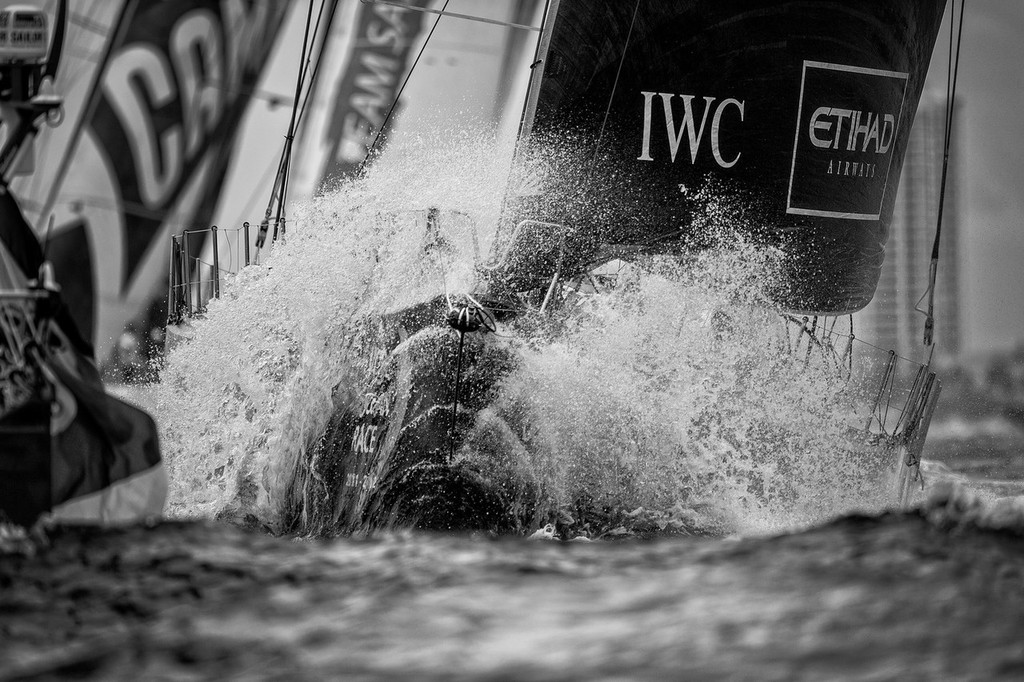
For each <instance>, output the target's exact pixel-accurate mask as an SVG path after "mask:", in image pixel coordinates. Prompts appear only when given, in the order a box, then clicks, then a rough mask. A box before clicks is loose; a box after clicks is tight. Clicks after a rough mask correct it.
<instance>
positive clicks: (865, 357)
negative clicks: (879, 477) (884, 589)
mask: <svg viewBox="0 0 1024 682" xmlns="http://www.w3.org/2000/svg"><path fill="white" fill-rule="evenodd" d="M783 320H784V321H785V324H786V333H787V339H788V340H789V342H790V352H791V353H795V354H797V355H796V357H802V358H803V361H804V363H805V364H810V363H811V362H814V361H819V362H823V363H825V364H826V366H829V367H831V368H832V369H833V370H835V371H837V372H838V376H839V377H840V378H841V379H842V380H844V381H846V382H848V384H849V385H850V386H851V389H852V390H854V391H857V392H859V393H860V394H861V395H862V396H863V397H864V399H865V400H867V401H868V402H869V403H870V404H871V411H870V414H869V415H868V416H867V418H866V420H865V423H864V426H863V432H864V433H865V434H867V435H868V436H869V437H872V438H874V439H877V441H878V442H880V443H882V444H883V445H884V447H885V448H886V449H887V450H888V451H889V453H890V456H891V457H892V458H893V462H894V465H895V472H894V478H893V500H894V502H895V503H896V505H897V506H899V507H904V506H906V505H907V504H908V502H909V500H910V492H911V489H912V484H913V483H915V482H919V483H920V484H921V485H922V487H923V483H924V481H923V477H922V474H921V457H922V454H923V451H924V444H925V438H926V437H927V435H928V428H929V426H930V425H931V419H932V415H933V414H934V412H935V408H936V406H937V404H938V400H939V394H940V392H941V390H942V384H941V382H940V381H939V379H938V377H937V376H936V374H935V372H933V371H932V370H931V363H930V360H929V362H926V363H924V364H921V363H919V362H916V361H914V360H910V359H908V358H904V357H901V356H899V355H897V354H896V352H895V351H893V350H886V349H883V348H879V347H878V346H875V345H873V344H871V343H868V342H867V341H864V340H862V339H859V338H857V337H856V335H855V334H854V330H853V320H852V318H850V321H849V327H848V329H847V330H846V331H837V330H836V324H837V318H818V317H809V316H804V317H798V316H795V315H784V316H783ZM829 320H831V324H830V323H829ZM794 331H795V338H794V337H793V332H794ZM854 355H857V356H858V357H857V361H856V362H855V361H854Z"/></svg>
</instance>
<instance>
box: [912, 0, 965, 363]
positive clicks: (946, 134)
mask: <svg viewBox="0 0 1024 682" xmlns="http://www.w3.org/2000/svg"><path fill="white" fill-rule="evenodd" d="M966 3H967V0H960V20H959V23H958V26H957V31H956V55H955V57H954V51H953V22H954V21H955V20H956V3H955V2H954V4H952V5H950V26H949V58H948V59H949V61H948V63H947V66H946V112H945V114H946V117H945V124H944V128H945V129H944V131H943V138H944V139H943V149H942V179H941V180H940V182H939V208H938V215H937V217H936V222H935V241H934V242H933V243H932V256H931V262H930V263H929V265H928V288H927V289H925V292H924V294H922V295H921V298H920V299H918V301H917V304H916V305H915V306H914V310H916V311H917V312H919V313H922V314H923V315H925V323H924V337H923V341H924V345H926V346H931V345H933V341H934V333H935V280H936V275H937V274H938V267H939V240H940V238H941V236H942V211H943V208H944V204H945V199H946V179H947V177H948V171H949V147H950V143H951V141H952V137H953V111H954V103H955V101H956V84H957V76H958V75H959V71H960V47H961V45H962V44H963V40H962V38H963V31H964V6H965V5H966ZM926 298H927V299H928V309H927V310H921V302H922V301H924V300H925V299H926Z"/></svg>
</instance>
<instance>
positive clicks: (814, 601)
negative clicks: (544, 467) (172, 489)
mask: <svg viewBox="0 0 1024 682" xmlns="http://www.w3.org/2000/svg"><path fill="white" fill-rule="evenodd" d="M15 545H17V547H15ZM7 549H8V553H6V554H4V555H2V556H0V586H2V592H0V594H2V597H0V638H2V640H3V647H2V648H0V678H2V679H125V680H128V679H218V680H224V679H282V680H283V679H289V680H320V679H409V680H413V679H417V680H419V679H526V680H546V679H651V680H654V679H748V680H822V679H897V678H898V679H911V680H914V679H921V680H935V679H1019V678H1020V676H1021V675H1022V674H1024V640H1022V639H1021V637H1020V633H1021V632H1022V631H1024V608H1022V606H1021V604H1022V598H1024V507H1021V506H1020V505H1019V504H1018V505H1016V506H1014V505H1012V504H1005V505H1002V506H1000V505H992V504H988V505H986V504H984V503H982V502H981V501H980V500H978V499H977V498H974V497H972V496H970V495H967V494H964V493H963V492H955V491H954V489H953V488H944V489H943V490H942V491H939V492H937V493H936V494H934V495H933V498H932V501H931V502H930V504H929V505H928V506H927V507H926V508H924V509H922V510H921V511H918V512H910V513H902V514H897V513H887V514H882V515H880V516H873V517H866V516H848V517H845V518H841V519H838V520H836V521H833V522H831V523H828V524H825V525H823V526H820V527H817V528H813V529H810V530H806V531H802V532H799V533H795V534H786V535H780V536H773V537H761V538H733V539H727V540H720V539H719V540H711V539H699V538H662V539H658V540H654V541H638V540H623V541H618V542H612V541H596V542H590V543H562V542H549V541H529V540H524V539H516V538H496V539H495V538H486V537H482V536H479V537H472V536H454V535H434V534H423V533H410V534H397V535H389V536H385V537H378V538H376V539H372V540H356V539H334V540H306V541H300V540H293V539H287V538H278V537H270V536H267V535H265V534H261V533H253V532H247V531H244V530H241V529H239V528H236V527H233V526H230V525H226V524H216V523H209V522H181V523H174V522H168V523H164V524H160V525H158V526H155V527H151V528H142V527H139V528H131V529H125V530H120V531H99V530H73V529H61V530H56V531H53V532H51V533H50V534H49V535H48V537H47V538H46V539H45V540H42V539H37V540H35V541H29V540H22V541H21V542H20V543H13V542H11V541H8V543H7Z"/></svg>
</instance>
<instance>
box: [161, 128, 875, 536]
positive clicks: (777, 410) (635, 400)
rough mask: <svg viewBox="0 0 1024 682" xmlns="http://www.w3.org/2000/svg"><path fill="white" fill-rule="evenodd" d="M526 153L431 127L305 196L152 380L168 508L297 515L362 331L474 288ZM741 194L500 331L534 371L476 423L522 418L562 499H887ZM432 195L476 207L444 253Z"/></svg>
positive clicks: (787, 513) (673, 506) (525, 463)
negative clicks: (378, 319) (549, 332)
mask: <svg viewBox="0 0 1024 682" xmlns="http://www.w3.org/2000/svg"><path fill="white" fill-rule="evenodd" d="M509 158H510V146H509V145H508V144H505V143H502V142H496V141H494V140H493V139H491V138H489V137H488V136H486V135H476V134H468V133H463V134H458V135H456V136H455V138H454V139H448V140H443V141H442V140H438V139H427V138H418V139H413V140H410V141H408V142H407V143H405V144H404V145H403V146H402V147H400V148H399V147H395V148H392V149H389V150H388V152H387V153H386V154H384V155H383V156H381V157H380V158H379V159H378V160H377V161H376V163H375V165H373V166H372V167H371V170H370V171H369V172H368V173H367V175H366V177H364V178H363V179H360V180H357V181H345V182H341V183H339V184H338V185H337V186H335V187H332V188H331V189H329V190H328V191H326V192H324V193H323V194H321V195H320V196H318V197H317V198H315V199H314V200H312V201H310V202H307V203H305V204H302V205H300V206H297V207H295V208H293V209H292V213H293V215H292V216H291V218H290V220H289V222H288V231H287V235H286V238H285V240H284V241H283V242H278V243H277V244H275V245H274V247H273V249H272V250H271V251H270V252H269V253H265V254H263V257H262V261H261V262H260V263H259V264H258V265H254V266H250V267H249V268H246V269H245V270H243V271H242V272H241V273H240V274H239V275H238V276H237V277H234V278H231V279H229V280H228V281H226V282H225V284H224V287H223V294H222V298H221V299H220V300H216V301H212V302H211V303H210V306H209V309H208V311H207V312H206V313H205V315H203V316H202V317H201V318H199V319H196V320H194V321H193V322H192V327H193V332H194V335H193V338H192V339H191V340H190V341H188V342H187V343H182V344H179V345H178V346H177V347H176V348H174V349H173V351H172V352H171V353H170V354H169V356H168V357H167V358H166V364H165V366H164V368H163V370H162V373H161V377H160V381H159V382H158V383H157V384H156V385H155V386H154V387H153V389H152V390H151V391H149V392H148V393H147V398H146V399H145V401H144V402H146V403H147V404H146V406H147V407H149V408H150V409H151V411H152V412H153V413H154V414H155V415H156V417H157V419H158V423H159V425H160V431H161V440H162V445H163V448H164V452H165V459H166V461H167V465H168V469H169V472H170V476H171V499H170V511H171V513H172V515H181V516H196V515H214V514H217V513H220V512H222V511H225V510H229V509H230V510H236V511H241V512H243V513H246V514H251V515H253V516H255V517H256V518H257V519H258V520H259V521H261V522H262V523H264V524H265V525H267V526H269V527H274V528H279V527H280V524H281V523H282V520H283V518H284V515H285V511H286V510H285V507H286V505H287V503H288V499H289V495H290V486H291V485H292V483H293V478H294V475H295V472H296V469H297V467H299V466H301V463H302V462H303V461H304V458H305V457H306V455H307V454H308V451H309V449H310V448H311V447H312V444H313V443H315V442H316V440H317V439H318V438H319V435H320V434H321V433H322V431H323V429H324V427H325V425H326V423H327V421H328V419H329V417H330V415H331V412H332V410H333V409H334V406H333V403H332V391H333V390H334V388H335V387H336V386H338V385H339V384H342V385H346V386H351V385H361V384H360V382H362V381H365V379H366V376H365V375H364V373H363V371H364V369H365V365H363V364H360V363H359V362H357V361H356V360H354V357H355V356H358V355H360V354H365V352H366V349H361V348H354V346H353V344H356V343H358V342H359V336H358V334H356V333H355V332H354V329H356V327H357V326H358V324H359V323H360V322H361V321H364V320H368V319H373V318H374V316H375V315H376V316H379V315H380V314H382V313H386V312H389V311H394V310H399V309H402V308H403V307H405V306H408V305H412V304H415V303H419V302H422V301H425V300H429V299H430V298H433V297H435V296H439V295H443V294H446V293H453V292H465V291H469V290H470V289H471V287H472V285H473V274H474V273H473V261H474V259H479V258H481V257H483V256H486V254H487V253H488V251H489V248H490V245H491V244H492V242H493V238H494V233H495V229H496V225H497V220H498V215H499V211H500V208H501V197H502V193H503V191H504V187H505V183H506V182H507V180H508V178H509V175H510V173H509ZM726 199H728V197H726ZM727 204H728V201H724V202H718V203H715V204H714V205H715V206H716V208H715V209H714V210H713V211H709V216H706V217H705V226H706V227H707V228H708V230H709V231H714V232H715V233H716V236H715V238H714V239H708V240H706V241H707V242H708V244H707V246H708V248H707V249H706V250H705V251H703V252H701V253H699V254H697V255H695V256H689V257H687V258H685V259H684V260H682V261H671V260H668V259H653V260H648V261H646V262H644V263H642V264H640V265H637V266H634V267H632V268H630V269H629V272H626V273H624V274H623V275H622V277H620V283H619V285H618V286H616V287H614V288H612V289H611V290H609V291H608V292H605V293H601V294H592V295H589V296H577V297H576V298H574V299H573V300H571V301H569V302H568V303H567V305H568V306H569V310H571V314H569V315H567V316H565V324H564V327H563V329H562V330H561V331H560V333H558V334H557V335H555V336H553V337H543V338H539V337H534V336H531V335H530V334H528V333H526V332H524V331H522V330H519V331H517V330H515V329H513V328H507V329H503V330H501V333H502V334H504V335H505V336H504V338H503V339H502V341H501V342H502V343H507V344H508V345H509V346H510V347H511V348H513V349H514V350H515V352H516V354H517V360H518V368H517V369H516V370H514V371H513V373H512V374H511V375H509V376H507V377H506V378H504V379H503V380H502V383H501V387H500V392H499V396H498V398H497V400H496V401H495V402H494V404H493V405H492V406H491V407H490V408H488V409H486V410H484V411H483V412H481V413H480V416H479V418H478V429H477V431H478V434H479V433H489V432H487V431H486V429H487V428H488V425H490V426H493V425H494V424H495V423H498V422H501V423H505V424H508V423H509V421H512V422H515V423H516V424H517V426H521V425H522V423H526V424H527V425H528V429H529V433H528V434H525V437H524V434H522V433H517V434H514V435H515V437H514V438H513V437H511V436H510V435H508V434H510V433H511V431H512V430H511V429H506V430H505V433H506V436H507V437H506V436H502V447H504V448H506V452H507V454H508V455H509V457H510V458H511V459H512V460H514V461H515V466H516V467H517V468H518V474H519V475H522V476H524V477H525V478H528V479H529V480H531V481H533V482H534V483H536V484H538V485H540V486H541V487H542V488H543V489H544V491H545V494H546V496H547V498H548V499H549V500H551V502H552V503H553V504H554V505H555V506H556V507H557V506H561V507H563V508H566V509H568V508H570V507H571V506H572V504H573V502H574V501H576V500H578V499H580V498H581V497H585V498H587V499H589V500H591V501H594V502H596V503H602V504H604V503H607V504H610V505H617V506H618V507H620V508H622V509H624V510H629V511H630V512H631V513H632V512H636V511H637V510H646V512H650V513H653V514H654V516H656V517H658V518H660V519H662V520H666V519H667V520H668V521H671V520H678V519H680V518H685V519H689V520H691V521H693V522H694V523H696V524H697V525H700V524H708V525H711V526H718V527H722V528H725V529H726V530H738V531H742V532H760V531H770V530H778V529H782V528H789V527H793V526H794V525H803V524H808V523H813V522H817V521H820V520H823V519H825V518H827V517H829V516H832V515H835V514H839V513H842V512H844V511H848V510H850V509H878V508H880V507H881V506H882V505H883V504H884V503H885V502H886V501H888V499H889V498H888V492H889V491H888V490H887V489H886V487H885V485H883V484H882V483H881V482H880V479H879V473H880V472H879V461H880V460H879V450H878V448H877V447H874V446H871V445H870V444H867V443H866V442H865V441H864V440H863V439H861V438H860V437H859V436H858V435H857V429H856V427H857V425H858V424H861V425H862V424H863V422H864V414H863V409H864V408H863V404H862V401H861V402H858V400H859V399H860V398H862V397H863V396H860V395H856V394H855V393H853V392H851V391H850V390H849V388H850V384H849V380H848V379H847V378H844V376H843V372H842V371H838V370H837V367H836V366H835V363H832V362H830V361H825V360H824V359H821V360H820V361H819V359H818V358H817V356H816V357H815V361H813V362H808V361H807V357H806V356H803V355H797V354H794V353H793V352H792V351H793V339H792V338H791V336H789V335H788V334H789V332H787V329H786V326H785V324H784V323H782V322H781V320H780V317H779V315H778V314H777V312H775V311H773V310H772V308H771V305H770V303H769V302H768V301H767V299H766V298H765V291H766V288H767V287H769V286H770V285H772V284H773V283H775V282H777V278H778V277H780V274H779V273H780V267H781V265H782V263H781V255H780V254H779V253H777V252H774V251H772V250H771V249H765V248H764V247H762V246H758V245H756V244H753V243H750V242H747V241H745V240H744V239H743V238H741V237H737V236H735V235H736V232H735V230H733V229H731V226H730V225H729V222H730V220H733V219H734V220H736V221H737V222H739V221H740V217H736V214H735V212H730V211H728V210H724V209H721V206H722V205H727ZM709 205H711V204H710V203H709ZM429 207H438V208H440V209H441V210H442V211H444V212H445V214H446V215H453V214H458V215H462V216H465V218H466V222H464V223H460V224H459V225H458V226H456V228H453V229H458V230H462V231H463V232H464V231H465V229H466V225H473V226H475V229H476V233H475V234H473V235H471V238H470V235H465V234H463V237H465V238H464V239H461V240H459V244H458V248H456V249H455V250H454V251H452V250H448V251H446V252H445V253H446V255H445V256H444V258H440V257H438V256H437V254H436V252H435V251H432V250H431V249H430V248H428V247H429V246H430V244H429V243H428V241H429V239H428V237H427V235H426V234H425V230H424V226H425V222H426V211H427V209H428V208H429ZM742 219H743V220H749V216H747V217H743V218H742ZM735 227H741V226H740V225H736V226H735ZM453 253H454V254H455V255H454V256H453V255H452V254H453ZM461 456H466V457H471V456H472V453H461Z"/></svg>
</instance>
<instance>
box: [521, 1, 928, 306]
mask: <svg viewBox="0 0 1024 682" xmlns="http://www.w3.org/2000/svg"><path fill="white" fill-rule="evenodd" d="M944 5H945V1H944V0H898V1H893V2H849V1H847V0H821V1H820V2H814V3H804V4H799V5H796V4H793V3H786V2H752V1H750V0H719V1H716V2H682V1H680V2H647V1H645V0H639V1H637V2H618V1H602V2H574V1H573V0H562V1H561V2H559V1H557V0H554V1H553V2H552V3H551V4H550V12H549V17H548V20H547V22H546V25H545V31H546V33H545V35H544V38H543V39H542V41H541V50H540V51H539V53H538V58H537V65H536V67H535V69H534V77H533V82H532V89H531V95H530V99H529V102H528V103H527V106H526V109H525V113H524V117H523V126H522V133H521V140H520V142H521V152H520V153H521V158H522V159H523V160H524V161H523V167H524V169H525V170H524V171H523V172H522V177H520V178H519V179H518V180H517V181H516V182H515V183H513V185H512V187H511V188H510V196H509V200H508V207H509V214H510V217H509V221H510V222H511V223H512V224H513V225H517V224H520V223H522V222H523V221H527V222H526V225H525V227H527V228H529V226H530V224H531V221H536V222H542V223H554V224H557V225H560V226H563V227H564V229H565V231H566V232H565V236H566V240H567V247H566V248H565V250H564V258H565V259H567V260H566V262H565V263H564V264H563V268H567V269H572V268H576V269H580V268H585V267H586V266H587V265H588V264H589V263H592V261H594V260H596V259H599V258H600V254H601V247H602V246H604V247H607V246H615V247H619V249H620V250H621V249H622V248H623V247H634V248H637V249H641V248H642V249H645V250H647V251H651V252H671V251H673V250H674V249H677V248H679V246H680V245H686V244H693V243H699V242H700V240H701V239H702V238H704V237H705V235H703V234H701V229H702V227H701V225H702V222H701V219H702V217H703V216H705V215H706V213H707V211H708V208H709V206H708V200H709V197H716V196H717V197H721V196H725V195H729V196H731V197H741V198H742V199H733V200H732V201H733V203H734V204H739V205H738V206H736V213H737V217H739V216H740V215H742V218H743V222H745V223H746V224H747V226H748V231H749V233H750V235H751V236H753V237H754V238H757V239H759V240H762V241H763V242H765V243H767V244H771V245H775V246H779V247H782V248H783V249H785V251H786V253H787V254H788V255H789V259H788V278H787V282H785V283H784V284H782V285H780V286H779V287H778V289H777V290H776V291H775V292H774V296H775V298H776V300H777V302H778V303H779V304H780V305H781V306H782V307H784V308H786V309H788V310H791V311H794V312H802V313H813V314H829V315H839V314H847V313H852V312H855V311H857V310H860V309H861V308H863V307H864V306H865V305H867V303H868V302H869V301H870V300H871V298H872V295H873V293H874V290H875V286H876V284H877V281H878V277H879V272H880V268H881V265H882V260H883V255H884V252H885V243H886V240H887V238H888V232H889V225H890V222H891V219H892V214H893V207H894V203H895V199H896V188H897V185H898V182H899V178H900V170H901V167H902V162H903V156H904V153H905V151H906V148H907V143H908V139H909V135H910V128H911V125H912V123H913V119H914V113H915V111H916V109H917V103H918V100H919V98H920V95H921V91H922V88H923V85H924V80H925V74H926V72H927V68H928V64H929V59H930V56H931V53H932V48H933V46H934V42H935V38H936V35H937V33H938V29H939V24H940V22H941V20H942V15H943V12H944ZM531 160H532V161H533V165H534V166H536V167H541V166H542V167H543V170H542V171H532V175H531V170H530V169H531ZM541 174H542V175H543V178H542V179H539V177H538V176H539V175H541ZM538 182H540V183H541V188H540V189H538ZM507 239H509V240H511V237H507ZM530 241H533V240H530ZM532 248H533V247H531V249H532ZM512 256H513V257H512V258H511V261H510V262H511V265H510V266H509V268H508V272H505V273H503V274H504V275H505V276H506V278H507V279H509V280H511V281H512V282H513V283H518V284H519V285H521V286H525V285H526V284H528V283H529V282H530V281H534V282H536V281H540V280H543V279H545V278H550V277H551V274H552V271H553V269H554V261H555V258H554V256H551V257H549V258H548V259H547V260H546V261H543V259H540V260H539V259H538V258H536V257H535V256H531V257H530V258H527V259H522V258H520V259H519V261H517V260H516V258H515V254H512ZM516 263H518V266H517V265H516Z"/></svg>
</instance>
